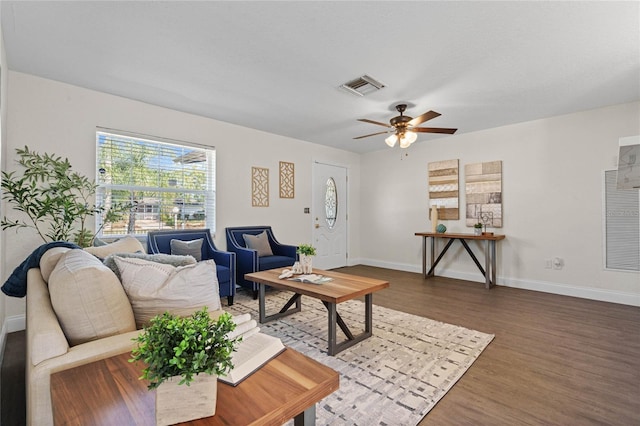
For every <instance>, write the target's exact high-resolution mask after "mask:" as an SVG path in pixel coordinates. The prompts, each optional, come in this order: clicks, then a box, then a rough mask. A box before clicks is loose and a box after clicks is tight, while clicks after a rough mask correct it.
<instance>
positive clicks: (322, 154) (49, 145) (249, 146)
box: [2, 72, 360, 316]
mask: <svg viewBox="0 0 640 426" xmlns="http://www.w3.org/2000/svg"><path fill="white" fill-rule="evenodd" d="M9 87H10V98H11V105H10V108H9V118H8V119H9V126H8V138H7V143H6V153H7V159H8V160H7V164H6V166H7V168H8V169H9V170H13V169H14V168H15V167H14V164H12V158H14V153H15V149H16V148H17V147H23V146H24V145H27V146H29V148H31V149H35V150H37V151H39V152H49V153H55V154H57V155H60V156H63V157H68V158H69V161H70V162H71V164H72V165H73V167H74V169H76V170H77V171H79V172H80V173H83V174H86V175H88V176H94V175H95V131H96V126H102V127H108V128H113V129H120V130H126V131H130V132H137V133H143V134H148V135H155V136H161V137H164V138H170V139H177V140H182V141H191V142H194V143H198V144H203V145H209V146H215V147H216V157H217V176H216V179H217V223H216V226H217V229H218V232H217V235H216V238H215V241H216V244H217V246H218V247H219V248H221V249H225V248H226V241H225V237H224V228H225V227H226V226H236V225H271V226H273V229H274V233H275V235H276V236H277V237H278V239H279V240H280V242H283V243H288V244H300V243H303V242H309V241H311V235H312V221H311V217H312V215H311V214H304V212H303V211H304V208H305V207H311V193H310V189H311V170H312V167H311V166H312V161H313V160H322V161H325V162H328V163H337V164H342V165H346V166H347V167H348V168H349V174H350V176H353V177H354V178H353V179H350V181H349V186H350V187H349V194H350V200H349V216H350V217H358V216H359V209H358V208H359V205H360V201H359V198H358V194H359V190H358V189H357V188H358V186H359V179H358V177H359V175H360V170H359V161H360V156H359V155H357V154H354V153H350V152H347V151H342V150H338V149H334V148H328V147H325V146H321V145H317V144H312V143H308V142H304V141H300V140H295V139H290V138H286V137H282V136H277V135H273V134H269V133H265V132H260V131H256V130H252V129H248V128H245V127H239V126H235V125H232V124H228V123H223V122H220V121H216V120H212V119H208V118H204V117H200V116H195V115H191V114H185V113H181V112H177V111H173V110H169V109H166V108H160V107H157V106H153V105H149V104H145V103H141V102H136V101H132V100H129V99H125V98H121V97H117V96H111V95H107V94H104V93H100V92H95V91H91V90H87V89H83V88H80V87H76V86H71V85H68V84H63V83H59V82H55V81H52V80H47V79H43V78H38V77H34V76H31V75H28V74H24V73H19V72H9ZM279 161H288V162H292V163H295V191H296V192H295V198H294V199H280V198H279V197H278V166H279ZM252 166H259V167H266V168H268V169H269V185H270V188H269V192H270V200H269V207H262V208H257V207H251V167H252ZM5 208H6V206H5ZM8 213H11V212H8ZM354 222H356V223H353V224H352V225H350V229H349V237H348V238H349V247H350V248H351V249H352V250H353V253H354V254H353V255H354V256H356V257H357V256H358V252H357V249H358V246H357V239H356V238H357V235H358V234H359V232H360V230H359V227H358V224H357V221H354ZM4 237H5V239H6V245H7V247H11V248H12V249H11V251H10V252H8V253H7V255H6V256H4V258H3V259H2V260H3V277H2V278H3V282H4V280H5V279H6V278H7V276H8V275H9V273H10V272H11V271H12V270H13V268H14V267H15V266H17V265H18V264H19V263H20V262H22V260H24V259H25V257H26V256H28V255H29V254H30V253H31V252H32V251H33V249H35V248H36V247H38V246H39V245H40V244H42V241H41V240H39V239H38V238H37V237H35V236H34V235H33V233H31V232H28V231H25V230H22V231H19V232H18V233H16V232H15V231H8V232H5V233H4ZM7 300H8V301H7V312H6V315H7V316H12V315H22V314H24V299H17V298H8V299H7Z"/></svg>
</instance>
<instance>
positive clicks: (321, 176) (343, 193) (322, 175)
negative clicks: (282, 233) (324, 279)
mask: <svg viewBox="0 0 640 426" xmlns="http://www.w3.org/2000/svg"><path fill="white" fill-rule="evenodd" d="M312 184H313V194H312V197H313V201H312V204H311V214H312V216H313V245H314V246H315V247H316V256H315V258H314V259H313V266H314V268H319V269H332V268H339V267H341V266H346V265H347V169H346V168H345V167H342V166H335V165H331V164H324V163H318V162H314V163H313V183H312Z"/></svg>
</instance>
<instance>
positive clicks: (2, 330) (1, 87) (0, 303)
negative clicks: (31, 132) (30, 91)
mask: <svg viewBox="0 0 640 426" xmlns="http://www.w3.org/2000/svg"><path fill="white" fill-rule="evenodd" d="M7 69H8V67H7V55H6V52H5V50H4V38H3V37H2V28H0V169H2V170H4V164H5V158H6V156H5V145H6V143H5V141H6V140H7V125H6V123H7V105H8V104H7V80H8V78H7V75H8V70H7ZM4 211H5V209H4V206H3V205H2V204H0V215H1V214H3V213H4ZM2 234H3V233H2V232H0V259H4V257H5V253H6V251H5V244H4V236H3V235H2ZM3 275H4V265H2V264H1V263H0V276H3ZM6 299H7V297H6V296H5V294H4V293H2V292H0V361H1V360H2V357H3V355H4V343H5V336H6V334H7V332H8V331H7V322H6V320H5V317H6V314H5V311H6ZM0 363H1V362H0Z"/></svg>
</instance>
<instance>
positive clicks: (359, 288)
mask: <svg viewBox="0 0 640 426" xmlns="http://www.w3.org/2000/svg"><path fill="white" fill-rule="evenodd" d="M284 269H285V268H277V269H270V270H267V271H260V272H253V273H250V274H245V276H244V277H245V279H247V280H249V281H253V282H257V283H258V284H259V285H260V288H259V292H258V294H259V299H260V300H259V309H260V322H261V323H265V322H267V321H272V320H275V319H278V318H282V317H283V316H286V315H291V314H294V313H296V312H300V310H301V309H302V303H301V301H300V298H301V296H302V295H305V296H309V297H313V298H314V299H320V300H321V301H322V303H324V305H325V307H326V308H327V311H328V312H329V326H328V331H329V333H328V334H329V337H328V341H329V343H328V351H327V352H328V354H329V355H331V356H333V355H335V354H337V353H338V352H340V351H343V350H345V349H347V348H349V347H351V346H353V345H355V344H356V343H358V342H361V341H363V340H364V339H366V338H368V337H370V336H371V334H372V329H373V302H372V301H373V293H374V292H376V291H379V290H382V289H384V288H387V287H389V282H388V281H382V280H377V279H375V278H367V277H359V276H357V275H349V274H343V273H340V272H333V271H323V270H320V269H314V270H313V273H314V274H319V275H324V276H326V277H331V278H333V280H332V281H329V282H327V283H324V284H310V283H301V282H297V281H290V280H287V279H280V278H278V276H279V275H280V274H281V273H282V271H283V270H284ZM267 285H268V286H271V287H274V288H277V289H280V290H286V291H292V292H293V293H294V295H293V296H292V297H291V299H289V301H288V302H287V303H286V304H285V305H284V306H283V307H282V309H280V311H279V312H278V313H275V314H272V315H267V314H266V309H265V286H267ZM360 296H364V302H365V314H364V316H365V319H364V323H365V326H364V332H362V333H360V334H359V335H357V336H354V335H353V333H351V331H350V330H349V327H347V324H345V322H344V321H343V320H342V318H341V317H340V314H338V312H337V310H336V305H337V304H338V303H342V302H345V301H347V300H351V299H355V298H356V297H360ZM294 303H295V305H296V306H295V307H294V308H292V306H293V304H294ZM336 325H337V326H339V327H340V329H341V330H342V331H343V333H344V334H345V336H346V337H347V340H345V341H343V342H340V343H338V342H337V337H336V331H337V330H336Z"/></svg>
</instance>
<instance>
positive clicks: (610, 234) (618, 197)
mask: <svg viewBox="0 0 640 426" xmlns="http://www.w3.org/2000/svg"><path fill="white" fill-rule="evenodd" d="M616 177H617V172H616V171H615V170H611V171H605V182H604V210H605V211H604V222H605V223H604V231H605V268H606V269H615V270H622V271H640V215H639V206H640V193H639V192H638V190H634V189H631V190H629V189H626V190H625V189H622V190H620V189H617V187H616V181H617V179H616Z"/></svg>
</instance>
